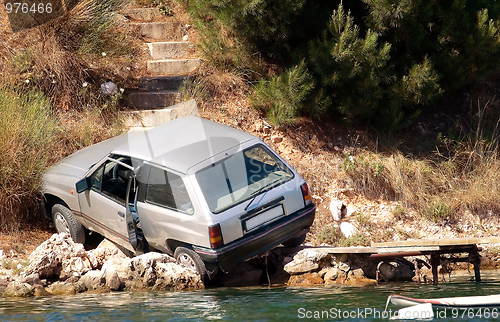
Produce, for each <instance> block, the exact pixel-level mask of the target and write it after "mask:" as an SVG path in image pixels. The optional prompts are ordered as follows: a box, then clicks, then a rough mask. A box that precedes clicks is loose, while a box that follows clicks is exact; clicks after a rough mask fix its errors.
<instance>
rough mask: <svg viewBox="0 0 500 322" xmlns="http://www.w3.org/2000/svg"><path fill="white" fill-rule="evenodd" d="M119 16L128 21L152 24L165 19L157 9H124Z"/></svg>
mask: <svg viewBox="0 0 500 322" xmlns="http://www.w3.org/2000/svg"><path fill="white" fill-rule="evenodd" d="M121 14H122V15H124V16H125V17H127V18H128V19H130V20H134V21H142V22H152V21H155V20H160V19H162V18H163V17H165V15H163V14H162V13H161V12H160V10H158V8H135V9H124V10H122V11H121Z"/></svg>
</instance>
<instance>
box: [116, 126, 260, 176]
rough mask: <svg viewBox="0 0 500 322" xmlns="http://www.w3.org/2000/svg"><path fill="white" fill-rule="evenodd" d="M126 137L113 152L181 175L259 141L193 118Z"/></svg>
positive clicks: (132, 133) (239, 132)
mask: <svg viewBox="0 0 500 322" xmlns="http://www.w3.org/2000/svg"><path fill="white" fill-rule="evenodd" d="M123 136H124V137H125V139H124V140H120V141H122V144H120V145H119V146H117V147H116V148H115V149H114V150H112V151H111V153H112V154H121V155H128V156H131V157H135V158H138V159H142V160H146V161H148V162H150V163H155V164H158V165H162V166H165V167H167V168H170V169H173V170H176V171H179V172H182V173H187V171H188V169H189V168H191V167H192V166H194V165H196V164H198V163H200V162H202V161H204V160H207V159H209V158H211V157H213V156H215V155H217V154H219V153H221V152H224V151H225V152H226V153H227V154H228V155H230V154H232V153H234V152H236V151H237V150H238V149H239V146H240V144H241V143H244V142H247V141H249V140H252V139H257V138H256V137H255V136H253V135H251V134H248V133H246V132H243V131H240V130H237V129H234V128H232V127H229V126H226V125H223V124H219V123H216V122H212V121H209V120H206V119H203V118H199V117H194V116H187V117H183V118H178V119H175V120H173V121H170V122H167V123H164V124H162V125H159V126H157V127H155V128H153V129H150V130H148V131H138V132H131V133H127V134H124V135H123ZM117 143H118V142H117ZM233 150H234V151H233Z"/></svg>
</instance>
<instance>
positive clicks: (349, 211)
mask: <svg viewBox="0 0 500 322" xmlns="http://www.w3.org/2000/svg"><path fill="white" fill-rule="evenodd" d="M355 213H356V208H354V207H353V206H347V212H346V217H351V216H352V215H354V214H355Z"/></svg>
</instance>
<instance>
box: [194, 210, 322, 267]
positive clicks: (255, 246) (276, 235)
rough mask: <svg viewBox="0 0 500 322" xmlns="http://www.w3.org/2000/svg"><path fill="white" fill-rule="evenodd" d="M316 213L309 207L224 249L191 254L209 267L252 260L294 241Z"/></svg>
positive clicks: (204, 249) (306, 227)
mask: <svg viewBox="0 0 500 322" xmlns="http://www.w3.org/2000/svg"><path fill="white" fill-rule="evenodd" d="M315 213H316V207H315V206H314V205H309V206H307V207H306V208H304V209H301V210H299V211H297V212H295V213H293V214H291V215H288V216H286V217H284V218H283V219H281V220H278V221H276V222H274V223H272V224H271V225H267V226H264V227H262V228H261V229H259V230H257V231H255V232H253V233H251V234H247V235H245V236H244V237H242V238H240V239H238V240H235V241H233V242H231V243H230V244H228V245H225V246H223V247H220V248H217V249H210V248H205V247H198V246H194V247H193V250H194V251H195V252H196V253H198V255H200V257H201V259H202V260H203V261H204V262H205V264H206V265H207V266H208V267H217V266H218V267H226V266H228V265H231V264H234V263H238V262H242V261H244V260H247V259H249V258H252V257H254V256H256V255H259V254H261V253H263V252H265V251H267V250H269V249H272V248H274V247H276V246H278V245H279V244H281V243H283V242H284V241H287V240H289V239H290V238H293V237H296V236H297V235H298V234H300V233H301V232H303V230H304V229H308V228H309V227H310V226H311V225H312V223H313V221H314V216H315Z"/></svg>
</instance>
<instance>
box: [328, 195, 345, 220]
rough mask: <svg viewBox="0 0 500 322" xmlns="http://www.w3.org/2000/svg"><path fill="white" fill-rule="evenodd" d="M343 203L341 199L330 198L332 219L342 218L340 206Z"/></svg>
mask: <svg viewBox="0 0 500 322" xmlns="http://www.w3.org/2000/svg"><path fill="white" fill-rule="evenodd" d="M343 205H344V204H343V203H342V201H340V200H337V199H332V201H331V202H330V212H331V213H332V217H333V220H336V221H339V220H340V219H342V206H343Z"/></svg>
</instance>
